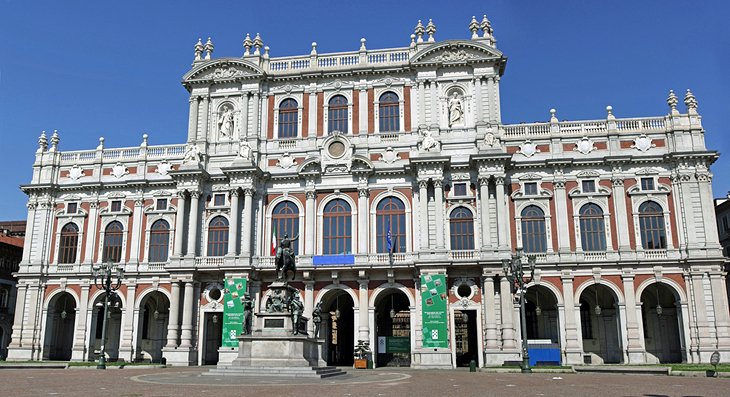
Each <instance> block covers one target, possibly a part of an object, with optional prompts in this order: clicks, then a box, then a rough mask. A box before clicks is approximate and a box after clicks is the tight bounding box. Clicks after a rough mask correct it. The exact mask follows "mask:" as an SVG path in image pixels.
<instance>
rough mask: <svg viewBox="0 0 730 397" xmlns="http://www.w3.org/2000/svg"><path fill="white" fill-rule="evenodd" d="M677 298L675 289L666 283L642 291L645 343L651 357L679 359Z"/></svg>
mask: <svg viewBox="0 0 730 397" xmlns="http://www.w3.org/2000/svg"><path fill="white" fill-rule="evenodd" d="M677 302H679V299H678V297H677V295H676V293H675V291H674V289H673V288H670V287H669V286H667V285H666V284H662V283H654V284H652V285H650V286H648V287H646V288H645V289H644V292H642V293H641V316H642V318H643V321H642V323H643V326H644V344H645V346H646V352H647V354H648V355H649V360H650V361H654V362H659V363H662V364H664V363H681V362H682V343H681V334H680V329H682V322H681V320H680V318H681V316H680V315H678V313H677V311H678V309H677V307H678V304H677Z"/></svg>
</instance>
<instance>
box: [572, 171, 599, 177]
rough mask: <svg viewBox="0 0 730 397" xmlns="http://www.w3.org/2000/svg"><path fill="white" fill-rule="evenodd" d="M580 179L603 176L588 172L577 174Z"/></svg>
mask: <svg viewBox="0 0 730 397" xmlns="http://www.w3.org/2000/svg"><path fill="white" fill-rule="evenodd" d="M576 176H577V177H578V178H598V177H599V176H601V174H600V173H599V172H598V171H593V170H586V171H581V172H579V173H578V174H576Z"/></svg>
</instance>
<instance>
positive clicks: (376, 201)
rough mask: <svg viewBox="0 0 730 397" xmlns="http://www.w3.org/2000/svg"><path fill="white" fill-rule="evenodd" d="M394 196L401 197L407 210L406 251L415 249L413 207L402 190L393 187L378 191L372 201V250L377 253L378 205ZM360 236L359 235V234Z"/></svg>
mask: <svg viewBox="0 0 730 397" xmlns="http://www.w3.org/2000/svg"><path fill="white" fill-rule="evenodd" d="M390 196H393V197H396V198H397V199H399V200H400V201H402V202H403V206H404V211H405V222H406V225H405V227H406V252H411V251H413V241H412V240H413V238H412V235H413V232H412V230H413V211H412V208H411V203H410V200H408V198H407V197H406V195H405V194H403V193H401V192H400V191H397V190H395V189H393V190H392V191H390V190H386V191H383V192H380V193H378V194H377V195H376V196H375V197H374V198H373V199H372V201H371V202H370V235H371V236H373V238H371V239H370V252H372V253H377V252H378V242H377V238H376V237H377V232H378V225H377V220H378V217H377V215H378V205H379V204H380V202H381V201H383V200H384V199H386V198H388V197H390ZM358 237H359V236H358Z"/></svg>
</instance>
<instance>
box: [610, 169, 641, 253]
mask: <svg viewBox="0 0 730 397" xmlns="http://www.w3.org/2000/svg"><path fill="white" fill-rule="evenodd" d="M611 183H612V184H613V195H612V196H613V205H614V207H615V209H616V235H617V237H618V250H619V252H628V251H631V242H630V241H631V240H630V236H629V219H630V217H631V214H629V213H628V212H627V211H626V191H625V190H624V179H623V178H622V177H621V176H620V175H613V176H612V177H611ZM638 244H641V242H638Z"/></svg>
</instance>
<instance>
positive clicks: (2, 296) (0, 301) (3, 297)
mask: <svg viewBox="0 0 730 397" xmlns="http://www.w3.org/2000/svg"><path fill="white" fill-rule="evenodd" d="M9 296H10V293H9V292H8V290H6V289H4V288H0V309H7V307H8V297H9ZM0 329H1V328H0Z"/></svg>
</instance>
